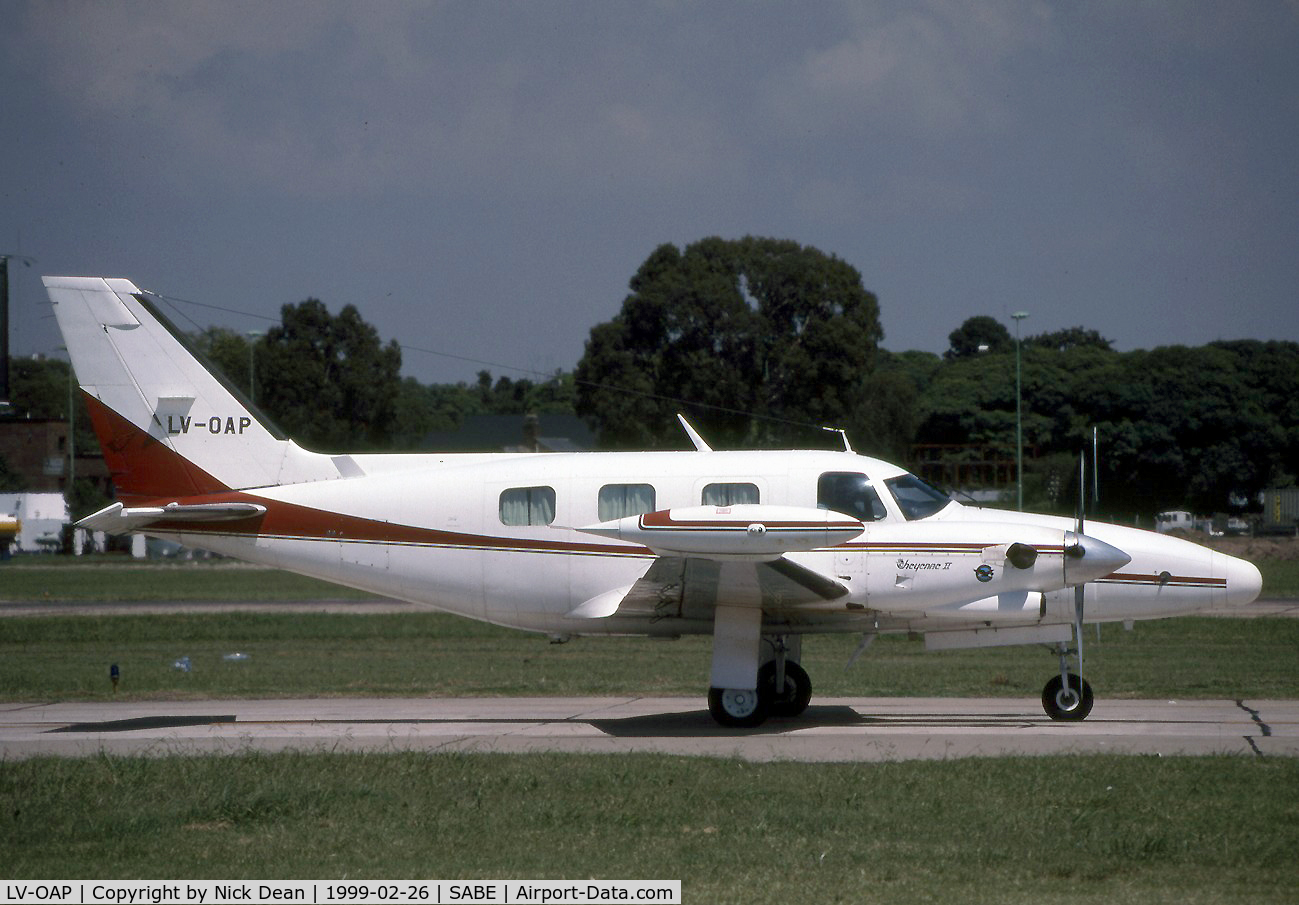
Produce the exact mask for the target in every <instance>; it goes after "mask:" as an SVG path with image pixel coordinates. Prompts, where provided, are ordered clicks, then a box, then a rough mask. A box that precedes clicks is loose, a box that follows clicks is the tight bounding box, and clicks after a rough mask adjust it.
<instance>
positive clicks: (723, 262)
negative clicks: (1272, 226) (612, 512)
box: [575, 237, 883, 448]
mask: <svg viewBox="0 0 1299 905" xmlns="http://www.w3.org/2000/svg"><path fill="white" fill-rule="evenodd" d="M630 289H631V294H630V295H628V296H627V298H626V299H625V300H624V301H623V304H622V309H621V310H620V311H619V313H618V315H617V316H615V317H614V319H613V320H611V321H608V322H606V323H603V324H598V325H596V327H594V328H593V329H592V331H591V335H590V338H589V339H588V340H587V344H586V352H585V354H584V355H583V357H582V360H581V361H580V362H579V363H578V366H577V370H576V373H575V378H576V383H577V412H578V414H580V415H582V416H583V417H585V418H587V419H588V421H590V422H591V424H592V425H593V426H594V427H596V429H597V430H598V431H599V433H600V437H601V441H602V443H604V444H605V445H607V446H614V447H642V448H653V447H656V446H663V445H673V446H676V445H679V444H680V442H681V440H680V432H679V429H678V428H677V426H676V420H675V415H676V413H677V412H679V411H683V410H684V411H687V412H689V413H691V414H692V415H696V416H698V417H700V418H701V419H702V420H703V421H704V423H705V424H706V425H707V428H708V432H709V435H710V436H711V437H713V438H714V439H715V441H716V442H718V443H720V444H724V445H738V444H743V443H759V444H770V443H777V442H784V441H786V440H788V439H789V438H790V437H791V436H803V437H805V436H806V429H807V426H808V425H809V424H810V425H820V424H825V425H833V426H843V425H845V424H846V423H847V422H849V421H850V419H852V418H853V417H854V416H855V415H858V414H859V412H860V410H861V406H862V403H863V401H864V399H865V396H866V380H867V378H868V376H869V374H870V371H871V369H872V366H873V361H874V355H875V351H876V347H877V346H878V344H879V341H880V339H881V338H882V336H883V331H882V330H881V328H880V325H879V305H878V302H877V301H876V299H875V297H874V296H873V295H872V294H870V293H869V292H867V291H866V290H865V289H864V288H862V285H861V275H860V274H859V273H858V272H857V271H856V270H855V269H853V268H852V267H850V266H849V265H848V264H846V263H844V262H843V261H841V260H839V259H838V258H835V257H833V256H829V255H826V254H824V253H822V252H820V251H818V250H817V249H814V248H810V247H802V246H799V245H798V244H797V243H795V242H791V241H785V240H778V239H765V238H754V237H748V238H745V239H741V240H734V241H728V240H724V239H720V238H709V239H703V240H701V241H699V242H696V243H694V244H692V245H689V246H687V247H686V248H685V249H684V250H679V249H678V248H676V247H675V246H673V245H670V244H665V245H661V246H659V247H658V248H656V249H655V250H654V252H653V253H652V254H651V255H650V256H649V258H647V259H646V261H645V263H644V264H642V265H641V267H640V269H639V270H638V271H637V272H636V274H635V276H633V277H632V279H631V282H630ZM755 414H757V415H762V416H766V418H765V419H764V420H755V418H754V415H755ZM790 422H797V425H796V426H794V425H791V423H790Z"/></svg>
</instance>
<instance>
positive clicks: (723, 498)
mask: <svg viewBox="0 0 1299 905" xmlns="http://www.w3.org/2000/svg"><path fill="white" fill-rule="evenodd" d="M700 502H701V503H703V504H704V505H705V506H741V505H743V504H745V503H756V502H758V485H757V484H709V485H708V486H707V487H705V488H704V492H703V498H702V499H701V500H700Z"/></svg>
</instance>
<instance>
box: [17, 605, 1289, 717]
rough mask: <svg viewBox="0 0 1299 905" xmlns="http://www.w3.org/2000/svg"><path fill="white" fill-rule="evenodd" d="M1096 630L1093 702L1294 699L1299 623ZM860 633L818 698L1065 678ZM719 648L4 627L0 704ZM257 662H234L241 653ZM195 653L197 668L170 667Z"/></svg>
mask: <svg viewBox="0 0 1299 905" xmlns="http://www.w3.org/2000/svg"><path fill="white" fill-rule="evenodd" d="M1095 638H1096V635H1095V633H1094V632H1093V631H1092V630H1091V629H1090V628H1089V629H1088V631H1087V636H1086V641H1087V645H1086V670H1087V676H1088V678H1089V680H1090V681H1091V683H1092V685H1093V686H1094V687H1095V689H1096V692H1097V695H1098V696H1100V697H1102V698H1105V697H1163V698H1196V697H1200V698H1204V697H1216V698H1221V697H1226V698H1289V697H1299V668H1296V664H1297V663H1299V620H1296V619H1279V618H1278V619H1210V618H1181V619H1169V620H1161V621H1154V622H1141V623H1138V624H1137V626H1136V629H1135V630H1134V631H1132V632H1126V631H1124V630H1123V629H1122V628H1121V627H1120V626H1117V625H1107V626H1105V627H1104V629H1103V632H1102V634H1101V641H1100V643H1097V642H1096V641H1095ZM856 642H857V639H856V638H855V637H851V636H842V635H829V636H812V637H809V638H807V639H805V641H804V656H803V665H804V666H805V667H806V668H807V669H808V672H809V673H810V674H811V677H812V683H813V686H814V688H815V694H816V695H817V696H818V697H824V696H844V695H853V696H856V695H870V696H874V695H904V696H907V695H958V696H974V697H992V696H1003V697H1004V696H1028V697H1036V696H1037V695H1038V694H1039V692H1040V690H1041V687H1042V683H1043V682H1045V681H1046V679H1047V678H1048V676H1050V675H1051V674H1052V672H1053V671H1054V670H1055V669H1056V659H1055V657H1054V656H1053V655H1052V654H1050V653H1049V652H1048V651H1046V650H1045V649H1043V648H1040V647H1035V646H1027V647H1009V648H993V649H985V650H970V651H950V652H943V653H929V652H927V651H925V649H924V645H923V644H922V643H921V642H919V641H910V640H907V639H906V638H903V637H886V638H883V639H881V640H880V641H879V642H877V643H876V644H875V645H874V646H873V647H872V648H871V649H870V650H869V651H868V652H867V653H866V654H865V655H864V656H863V657H862V658H861V659H860V660H859V661H858V662H857V663H856V664H855V665H853V666H852V667H851V668H849V669H847V670H845V668H844V667H845V665H846V664H847V662H848V660H849V658H850V657H851V656H852V652H853V648H854V647H855V645H856ZM711 649H712V642H711V639H710V638H707V637H691V638H683V639H681V640H680V641H653V640H648V639H641V638H584V639H578V640H575V641H573V642H571V643H569V644H564V645H552V644H549V643H547V641H546V639H545V638H544V637H543V636H540V635H534V634H526V633H522V632H516V631H511V630H509V629H503V628H499V627H495V626H490V625H485V624H482V623H477V622H472V621H470V620H467V619H462V618H459V617H454V616H446V615H441V614H436V613H429V612H427V611H423V610H418V609H415V608H412V611H411V612H410V613H393V614H371V615H355V614H327V613H320V614H315V613H313V614H277V613H249V614H241V613H240V614H201V615H161V616H143V615H129V616H121V615H118V616H59V617H10V618H5V619H0V699H3V700H58V699H83V700H102V699H106V698H110V697H112V696H113V691H112V687H111V685H110V684H109V681H108V670H109V665H110V664H113V663H116V664H118V666H119V668H120V670H121V675H122V681H121V685H120V688H119V691H118V697H119V698H124V699H139V698H187V697H188V698H198V697H213V696H234V697H275V696H314V695H454V696H461V695H605V694H611V695H689V696H699V697H702V695H703V693H704V689H705V688H706V686H707V683H708V670H709V665H710V658H711ZM235 652H239V653H244V654H247V655H248V659H246V660H244V661H242V662H229V661H226V660H225V659H223V658H224V656H225V655H227V654H230V653H235ZM183 656H187V657H189V658H190V663H191V671H190V672H188V673H184V672H180V671H177V670H176V669H174V668H173V664H174V662H175V661H176V660H177V659H178V658H180V657H183Z"/></svg>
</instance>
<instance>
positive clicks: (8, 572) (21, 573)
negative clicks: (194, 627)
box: [0, 556, 375, 603]
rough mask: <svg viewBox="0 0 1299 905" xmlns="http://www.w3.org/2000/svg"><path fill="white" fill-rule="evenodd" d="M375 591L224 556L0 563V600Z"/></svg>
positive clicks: (346, 595)
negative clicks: (192, 558)
mask: <svg viewBox="0 0 1299 905" xmlns="http://www.w3.org/2000/svg"><path fill="white" fill-rule="evenodd" d="M374 596H375V595H373V594H366V593H363V592H361V591H354V590H352V589H351V588H345V587H342V586H341V585H336V584H330V583H329V582H326V581H318V580H316V579H314V578H306V577H304V576H302V575H294V574H293V573H291V572H284V571H281V570H279V569H267V568H262V567H260V566H248V565H243V564H241V563H235V562H230V561H224V560H216V561H197V562H189V561H184V562H151V561H134V560H130V559H126V558H125V557H122V556H84V557H81V556H17V557H14V558H13V559H11V560H9V561H8V562H4V563H0V601H3V602H12V603H18V602H28V603H30V602H37V603H39V602H49V601H76V602H82V603H84V602H90V601H99V602H119V601H131V602H154V601H257V602H262V601H287V600H370V599H373V598H374Z"/></svg>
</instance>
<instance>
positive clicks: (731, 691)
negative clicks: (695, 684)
mask: <svg viewBox="0 0 1299 905" xmlns="http://www.w3.org/2000/svg"><path fill="white" fill-rule="evenodd" d="M767 710H768V696H767V695H765V694H759V693H758V692H757V691H749V690H747V689H739V688H710V689H708V712H709V713H710V714H712V717H713V719H714V720H716V721H717V722H718V723H719V724H720V725H722V726H725V727H727V728H728V729H752V728H753V727H754V726H761V725H762V724H763V722H764V721H766V719H767Z"/></svg>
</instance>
